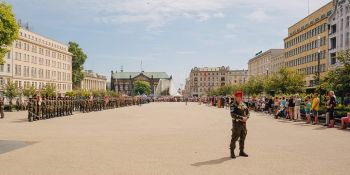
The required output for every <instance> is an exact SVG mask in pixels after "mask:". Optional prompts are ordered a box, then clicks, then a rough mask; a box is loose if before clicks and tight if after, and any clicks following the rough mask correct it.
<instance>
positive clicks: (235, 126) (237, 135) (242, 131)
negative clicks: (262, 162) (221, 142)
mask: <svg viewBox="0 0 350 175" xmlns="http://www.w3.org/2000/svg"><path fill="white" fill-rule="evenodd" d="M234 96H235V102H233V103H232V104H231V106H230V112H231V117H232V136H231V144H230V150H231V158H232V159H235V158H236V156H235V148H236V142H237V141H238V139H239V149H240V153H239V156H243V157H248V154H246V153H245V152H244V143H245V139H246V136H247V126H246V122H247V120H248V118H249V110H248V107H247V106H246V104H245V103H243V99H242V98H243V92H242V91H237V92H236V93H235V94H234Z"/></svg>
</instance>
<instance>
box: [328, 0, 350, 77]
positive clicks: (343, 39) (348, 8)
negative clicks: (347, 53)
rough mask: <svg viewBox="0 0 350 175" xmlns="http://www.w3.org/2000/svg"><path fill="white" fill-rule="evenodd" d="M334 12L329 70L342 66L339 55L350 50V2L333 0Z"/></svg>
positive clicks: (331, 18)
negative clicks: (338, 58)
mask: <svg viewBox="0 0 350 175" xmlns="http://www.w3.org/2000/svg"><path fill="white" fill-rule="evenodd" d="M333 3H334V10H333V13H332V15H331V16H330V17H329V19H328V23H329V29H330V30H329V46H328V49H329V61H328V62H329V68H330V69H331V70H333V69H335V68H336V67H338V66H340V63H339V61H338V60H337V58H336V57H337V54H338V53H339V52H340V51H344V50H348V49H350V1H349V0H333Z"/></svg>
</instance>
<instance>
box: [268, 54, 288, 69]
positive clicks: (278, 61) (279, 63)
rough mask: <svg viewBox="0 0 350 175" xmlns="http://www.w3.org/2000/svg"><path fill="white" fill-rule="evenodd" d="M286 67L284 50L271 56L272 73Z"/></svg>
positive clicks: (270, 66) (270, 67)
mask: <svg viewBox="0 0 350 175" xmlns="http://www.w3.org/2000/svg"><path fill="white" fill-rule="evenodd" d="M284 67H286V63H285V56H284V52H283V53H281V54H279V55H277V56H275V57H272V58H271V61H270V65H269V72H270V73H276V72H278V71H279V70H281V68H284Z"/></svg>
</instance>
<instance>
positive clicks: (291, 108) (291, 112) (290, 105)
mask: <svg viewBox="0 0 350 175" xmlns="http://www.w3.org/2000/svg"><path fill="white" fill-rule="evenodd" d="M294 107H295V103H294V96H290V98H289V100H288V109H289V112H288V113H289V120H295V118H294Z"/></svg>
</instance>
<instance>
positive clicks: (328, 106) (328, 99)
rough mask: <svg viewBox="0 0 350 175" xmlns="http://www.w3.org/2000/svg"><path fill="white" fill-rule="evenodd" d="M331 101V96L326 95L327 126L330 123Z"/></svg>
mask: <svg viewBox="0 0 350 175" xmlns="http://www.w3.org/2000/svg"><path fill="white" fill-rule="evenodd" d="M330 103H331V100H330V98H329V96H326V123H325V124H324V125H323V126H327V127H328V125H329V110H330V106H331V105H330Z"/></svg>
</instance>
